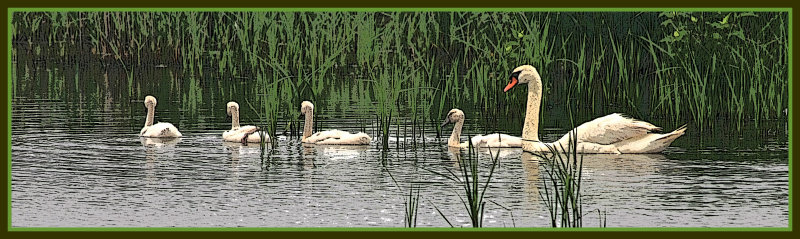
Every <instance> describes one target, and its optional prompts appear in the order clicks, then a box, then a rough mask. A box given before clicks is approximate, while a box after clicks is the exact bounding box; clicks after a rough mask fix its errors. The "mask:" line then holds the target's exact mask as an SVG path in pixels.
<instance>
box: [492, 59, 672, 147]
mask: <svg viewBox="0 0 800 239" xmlns="http://www.w3.org/2000/svg"><path fill="white" fill-rule="evenodd" d="M517 84H528V106H527V107H528V109H527V110H526V112H525V125H524V126H523V128H522V139H523V140H522V150H523V151H526V152H542V151H548V148H547V147H546V144H545V143H542V142H541V141H539V132H538V130H539V129H538V127H539V106H540V104H541V100H542V97H541V96H542V79H541V77H540V76H539V72H537V71H536V68H533V66H530V65H523V66H520V67H517V68H516V69H514V71H513V73H511V82H510V83H508V85H507V86H506V88H505V89H503V91H504V92H507V91H508V90H510V89H511V88H512V87H514V86H515V85H517ZM575 130H577V131H578V132H577V141H578V145H577V146H578V147H577V148H578V152H581V153H615V154H623V153H625V154H636V153H658V152H661V151H662V150H664V148H666V147H667V146H669V144H670V143H672V141H674V140H675V139H677V138H678V137H680V136H681V135H683V133H684V132H685V131H686V125H684V126H681V127H680V128H678V129H676V130H675V131H672V132H669V133H666V134H658V133H653V132H655V131H660V130H661V128H659V127H656V126H655V125H653V124H650V123H648V122H644V121H639V120H635V119H631V118H627V117H623V116H622V115H620V114H610V115H607V116H604V117H600V118H597V119H594V120H592V121H589V122H586V123H583V124H581V125H579V126H578V127H577V128H575V129H573V130H572V131H570V133H573V131H575ZM570 133H567V134H566V135H564V136H563V137H561V139H559V140H558V141H556V142H555V143H561V144H562V145H563V146H564V147H565V148H566V146H567V144H568V142H569V135H570ZM555 143H553V144H555Z"/></svg>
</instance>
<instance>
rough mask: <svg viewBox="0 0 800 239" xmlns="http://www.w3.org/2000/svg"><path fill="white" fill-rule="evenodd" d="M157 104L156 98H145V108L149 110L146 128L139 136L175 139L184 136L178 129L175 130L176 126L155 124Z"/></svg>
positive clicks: (163, 123)
mask: <svg viewBox="0 0 800 239" xmlns="http://www.w3.org/2000/svg"><path fill="white" fill-rule="evenodd" d="M156 103H157V102H156V97H153V96H150V95H148V96H146V97H144V107H146V108H147V118H146V119H145V121H144V128H142V131H140V132H139V136H140V137H151V138H175V137H181V136H183V135H182V134H181V132H179V131H178V128H175V126H174V125H172V124H170V123H166V122H159V123H157V124H153V120H154V119H153V118H154V117H155V114H156Z"/></svg>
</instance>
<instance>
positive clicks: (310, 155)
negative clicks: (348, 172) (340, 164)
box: [303, 143, 369, 161]
mask: <svg viewBox="0 0 800 239" xmlns="http://www.w3.org/2000/svg"><path fill="white" fill-rule="evenodd" d="M368 149H369V145H316V144H308V143H303V156H304V157H303V158H304V159H315V158H318V159H320V160H333V161H338V160H350V159H356V158H358V157H359V156H363V155H364V154H365V153H366V152H367V150H368Z"/></svg>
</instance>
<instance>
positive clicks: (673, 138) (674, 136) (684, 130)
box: [659, 124, 686, 142]
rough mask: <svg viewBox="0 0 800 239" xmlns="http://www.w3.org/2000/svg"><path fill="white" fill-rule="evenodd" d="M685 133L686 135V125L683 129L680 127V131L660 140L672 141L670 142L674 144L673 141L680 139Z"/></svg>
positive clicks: (677, 130) (670, 133)
mask: <svg viewBox="0 0 800 239" xmlns="http://www.w3.org/2000/svg"><path fill="white" fill-rule="evenodd" d="M685 133H686V124H684V125H683V126H681V127H678V129H676V130H673V131H672V132H669V133H667V134H664V135H662V136H661V138H659V140H664V139H670V140H669V142H672V141H673V140H675V139H677V138H678V137H680V136H681V135H683V134H685Z"/></svg>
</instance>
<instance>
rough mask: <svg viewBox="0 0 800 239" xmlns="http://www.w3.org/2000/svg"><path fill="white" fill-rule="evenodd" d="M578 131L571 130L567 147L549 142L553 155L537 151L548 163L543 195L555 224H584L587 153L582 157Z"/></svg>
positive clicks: (566, 225)
mask: <svg viewBox="0 0 800 239" xmlns="http://www.w3.org/2000/svg"><path fill="white" fill-rule="evenodd" d="M577 143H578V141H577V137H576V132H574V131H573V132H571V133H570V136H569V143H568V145H567V147H566V148H564V146H563V145H547V148H548V150H549V154H538V153H537V154H534V155H536V156H537V157H539V158H540V159H542V161H543V162H544V164H543V166H544V167H543V168H544V169H545V172H546V176H547V177H546V178H545V179H544V181H543V183H542V184H543V188H544V190H543V191H544V193H542V191H540V192H539V197H540V198H541V199H542V201H543V202H544V203H545V207H546V208H547V211H548V212H549V213H550V225H551V226H552V227H583V200H582V198H581V180H582V176H583V171H582V170H583V155H581V156H580V158H578V151H577V145H578V144H577Z"/></svg>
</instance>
